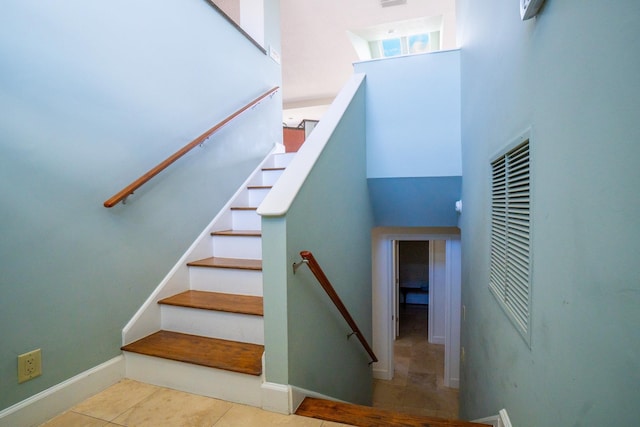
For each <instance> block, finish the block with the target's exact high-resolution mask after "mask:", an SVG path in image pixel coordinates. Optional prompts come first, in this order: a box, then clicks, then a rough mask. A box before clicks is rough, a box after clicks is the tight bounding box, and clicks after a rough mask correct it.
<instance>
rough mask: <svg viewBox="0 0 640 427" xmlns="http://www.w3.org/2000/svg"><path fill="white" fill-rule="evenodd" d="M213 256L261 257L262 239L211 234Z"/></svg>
mask: <svg viewBox="0 0 640 427" xmlns="http://www.w3.org/2000/svg"><path fill="white" fill-rule="evenodd" d="M212 240H213V256H214V257H222V258H242V259H262V239H261V238H260V237H253V236H213V239H212Z"/></svg>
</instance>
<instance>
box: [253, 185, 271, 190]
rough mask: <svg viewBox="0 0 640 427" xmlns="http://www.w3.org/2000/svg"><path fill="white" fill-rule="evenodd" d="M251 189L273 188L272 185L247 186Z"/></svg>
mask: <svg viewBox="0 0 640 427" xmlns="http://www.w3.org/2000/svg"><path fill="white" fill-rule="evenodd" d="M247 188H248V189H249V190H269V189H270V188H273V186H272V185H249V186H248V187H247Z"/></svg>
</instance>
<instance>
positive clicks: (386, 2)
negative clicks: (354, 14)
mask: <svg viewBox="0 0 640 427" xmlns="http://www.w3.org/2000/svg"><path fill="white" fill-rule="evenodd" d="M401 4H407V0H380V5H381V6H382V7H389V6H400V5H401Z"/></svg>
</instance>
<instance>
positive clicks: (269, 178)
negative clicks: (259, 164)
mask: <svg viewBox="0 0 640 427" xmlns="http://www.w3.org/2000/svg"><path fill="white" fill-rule="evenodd" d="M280 175H282V171H281V170H268V171H262V185H273V184H275V183H276V181H277V180H278V178H280Z"/></svg>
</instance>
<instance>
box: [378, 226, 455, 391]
mask: <svg viewBox="0 0 640 427" xmlns="http://www.w3.org/2000/svg"><path fill="white" fill-rule="evenodd" d="M371 240H372V254H373V260H372V266H373V267H372V268H373V271H372V278H373V280H372V286H373V289H372V294H373V301H372V313H373V319H372V321H373V322H372V332H373V339H372V341H373V351H374V352H375V353H376V355H377V356H378V359H379V360H378V362H376V363H375V364H374V365H373V376H374V378H378V379H385V380H390V379H392V378H393V341H394V338H395V336H394V335H395V333H394V329H395V328H394V322H395V319H394V316H393V314H394V304H395V300H394V294H395V291H394V288H395V283H394V282H395V280H394V268H393V262H394V260H393V245H394V243H393V242H394V240H446V241H447V253H446V258H447V275H446V276H447V282H448V283H446V285H445V288H446V296H445V300H446V301H447V304H448V305H449V307H448V308H445V311H446V317H445V330H446V339H445V385H447V386H449V387H457V385H458V382H459V380H458V375H457V372H459V364H460V354H459V351H456V350H455V349H456V348H459V346H460V344H459V342H460V319H459V313H460V302H459V301H460V298H459V295H460V280H459V278H460V272H459V271H457V272H456V271H454V270H455V269H456V268H458V270H459V268H460V260H459V259H458V260H457V262H456V260H454V259H450V258H451V257H452V256H453V255H456V254H457V256H458V257H459V255H460V251H459V248H460V231H459V229H457V228H454V227H449V228H428V227H419V228H417V227H416V228H409V227H406V228H405V227H393V228H392V227H380V228H376V229H374V230H373V233H372V239H371ZM456 241H457V244H456V243H455V242H456ZM450 242H454V243H450ZM456 250H457V252H456ZM456 278H457V280H456ZM456 296H457V297H456ZM455 304H457V306H456V305H455ZM455 317H458V319H457V321H456V320H455ZM456 325H457V327H456ZM456 343H457V344H456ZM447 348H449V351H447Z"/></svg>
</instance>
